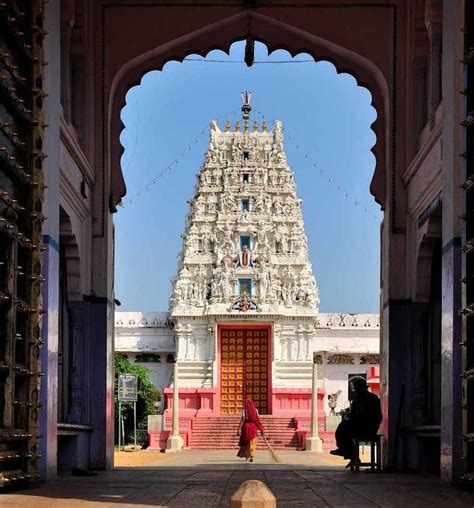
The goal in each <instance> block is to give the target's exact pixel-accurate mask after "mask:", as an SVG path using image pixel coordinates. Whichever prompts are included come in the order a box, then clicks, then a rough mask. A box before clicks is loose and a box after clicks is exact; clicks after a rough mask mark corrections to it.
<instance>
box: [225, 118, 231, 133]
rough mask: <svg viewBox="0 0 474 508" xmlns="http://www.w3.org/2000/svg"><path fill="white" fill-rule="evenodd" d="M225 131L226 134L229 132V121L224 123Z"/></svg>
mask: <svg viewBox="0 0 474 508" xmlns="http://www.w3.org/2000/svg"><path fill="white" fill-rule="evenodd" d="M225 131H226V132H229V131H230V122H229V120H227V122H226V123H225Z"/></svg>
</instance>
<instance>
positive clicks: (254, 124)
mask: <svg viewBox="0 0 474 508" xmlns="http://www.w3.org/2000/svg"><path fill="white" fill-rule="evenodd" d="M253 131H254V132H257V131H258V122H257V120H255V122H254V123H253Z"/></svg>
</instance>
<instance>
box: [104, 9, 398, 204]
mask: <svg viewBox="0 0 474 508" xmlns="http://www.w3.org/2000/svg"><path fill="white" fill-rule="evenodd" d="M243 14H245V13H242V14H238V15H235V16H233V17H232V18H233V19H234V20H235V19H236V18H242V17H243ZM252 14H253V15H254V16H258V17H259V18H265V16H262V15H261V14H258V15H257V14H255V13H252ZM247 16H248V14H246V15H245V18H247ZM232 18H227V19H225V20H223V21H220V22H218V23H215V24H213V25H209V26H207V27H205V28H204V29H200V30H198V31H197V32H203V33H206V34H207V35H209V33H208V32H209V31H211V32H213V31H215V30H216V27H217V26H218V25H219V26H220V25H222V24H224V25H225V24H228V23H229V21H230V20H232ZM272 23H278V24H280V22H275V21H274V20H272ZM220 28H222V26H221V27H220ZM217 29H219V28H217ZM288 29H289V30H290V31H291V30H296V31H298V32H300V30H299V29H295V28H294V27H291V26H289V25H288ZM203 33H196V32H194V33H192V34H188V35H187V36H185V37H182V38H180V39H177V40H175V41H171V42H172V43H173V48H169V49H168V48H163V46H168V45H169V43H167V44H165V45H162V46H159V47H156V48H154V49H152V50H151V51H148V52H147V53H144V54H142V55H139V56H138V57H136V58H134V59H133V60H131V61H129V62H127V64H126V65H125V66H124V67H122V69H121V70H120V72H119V73H117V75H116V76H115V78H114V81H113V85H112V87H111V90H110V95H109V109H108V111H109V120H110V122H111V124H112V128H111V133H112V135H113V132H112V131H113V121H114V115H117V114H118V124H119V129H118V133H117V134H118V135H117V139H113V138H112V139H111V140H110V142H111V144H113V143H116V142H118V143H119V145H120V147H119V150H118V154H117V155H118V165H119V167H120V159H121V158H122V156H123V153H124V147H123V145H122V144H121V143H120V135H121V133H122V132H123V129H124V128H125V124H124V123H123V121H122V119H121V115H120V113H121V111H122V109H123V108H124V107H125V105H126V94H127V93H128V91H129V90H131V89H132V88H133V87H135V86H139V85H140V84H141V82H142V80H143V78H144V76H145V75H146V74H148V73H149V72H152V71H163V70H164V67H165V66H166V64H167V63H169V62H177V63H182V62H183V61H184V60H185V59H186V58H188V57H189V56H191V55H198V56H200V57H202V58H207V56H208V54H209V53H210V52H211V51H222V52H223V53H225V54H226V55H229V54H230V49H231V46H232V44H234V43H236V42H239V41H242V40H245V38H246V36H247V34H244V35H243V34H242V33H239V34H238V35H234V36H230V37H229V38H228V39H227V40H226V42H225V43H221V44H219V43H217V42H216V41H214V40H213V39H212V37H209V38H208V39H207V40H213V42H212V43H207V44H205V43H204V42H203V41H202V40H201V39H200V37H202V35H203ZM307 35H308V36H311V37H316V36H313V35H312V34H307ZM190 36H193V37H192V38H193V39H195V41H189V40H188V39H189V38H190ZM251 36H252V38H253V39H254V40H255V41H258V42H261V43H262V44H264V45H265V46H266V47H267V49H268V55H269V56H270V55H271V54H272V53H273V52H275V51H278V50H284V51H287V52H288V53H289V54H290V55H291V56H292V58H294V57H295V56H297V55H299V54H302V53H305V54H308V55H310V56H311V58H313V59H314V61H315V63H318V62H321V61H327V62H329V63H331V64H332V65H333V66H334V68H335V70H336V73H337V74H342V73H345V74H349V75H350V76H352V77H353V78H354V79H355V81H356V84H357V86H359V87H363V88H365V89H366V90H368V91H369V93H370V95H371V103H370V105H371V106H372V107H373V108H374V110H375V112H376V118H375V120H374V121H373V122H372V124H371V125H370V129H371V130H372V131H373V133H374V135H375V143H374V145H373V146H372V147H371V149H370V151H371V152H372V153H373V155H374V158H375V170H374V176H373V178H372V182H371V185H370V192H371V193H372V194H373V195H374V197H375V200H376V201H377V202H378V203H379V204H380V205H381V207H382V208H383V206H384V196H383V192H380V191H379V189H380V187H382V188H383V187H384V186H383V182H384V178H380V175H382V176H385V174H384V170H385V168H383V167H380V166H382V165H383V162H384V161H385V157H384V156H383V154H384V146H383V145H384V141H385V140H384V127H385V126H384V122H383V120H384V119H385V118H384V117H385V114H384V104H379V103H378V102H377V100H376V99H375V98H374V95H376V94H375V93H374V88H375V84H378V85H379V90H377V91H378V92H379V93H380V95H381V100H383V98H384V92H385V94H387V92H388V87H387V89H386V90H385V91H384V90H382V87H381V86H380V78H379V77H377V76H372V78H373V80H374V83H375V84H374V83H372V84H371V83H370V82H369V80H366V79H364V78H363V77H362V76H361V74H362V73H361V72H360V70H358V68H357V67H358V66H357V65H356V64H355V63H354V65H352V66H351V65H349V64H346V63H344V62H343V61H342V58H341V57H340V55H336V54H335V53H331V52H330V51H329V50H328V49H326V50H325V51H324V50H322V49H320V50H318V51H316V50H315V49H314V48H311V47H310V45H309V44H296V46H290V45H288V44H285V43H280V42H279V43H277V44H275V43H271V42H269V41H267V40H265V39H264V38H262V37H259V36H257V35H255V34H253V33H252V34H251ZM196 39H197V40H196ZM325 43H326V45H331V43H330V41H325ZM183 45H184V47H181V46H183ZM343 49H344V48H343ZM345 51H348V50H345ZM358 56H359V57H360V58H365V57H362V56H360V55H358ZM349 60H350V59H349ZM371 65H372V66H373V67H375V64H372V63H371ZM366 71H367V69H366ZM379 72H380V71H379ZM367 73H368V71H367ZM129 75H131V77H130V78H129V79H128V80H127V79H125V78H126V77H127V76H129ZM122 78H123V79H122ZM116 92H118V99H117V93H116ZM385 106H387V105H385ZM386 109H388V108H386ZM112 165H113V162H112ZM120 173H121V171H120ZM380 181H382V185H380V183H379V182H380ZM121 183H122V190H121V192H118V193H115V194H114V195H115V196H116V198H115V199H117V203H118V202H120V200H121V198H122V197H124V196H125V194H126V187H125V182H124V181H123V175H121Z"/></svg>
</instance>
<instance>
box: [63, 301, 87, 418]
mask: <svg viewBox="0 0 474 508" xmlns="http://www.w3.org/2000/svg"><path fill="white" fill-rule="evenodd" d="M69 320H70V329H71V350H72V351H71V354H72V365H71V373H70V380H71V394H70V395H71V402H70V405H69V411H68V419H67V421H68V423H82V412H83V404H84V401H83V398H84V394H83V386H82V381H83V376H84V366H83V364H84V362H83V355H84V345H83V340H82V339H83V304H82V302H70V303H69Z"/></svg>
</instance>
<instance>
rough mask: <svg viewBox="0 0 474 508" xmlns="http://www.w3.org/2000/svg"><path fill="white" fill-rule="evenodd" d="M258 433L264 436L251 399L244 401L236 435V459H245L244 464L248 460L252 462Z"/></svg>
mask: <svg viewBox="0 0 474 508" xmlns="http://www.w3.org/2000/svg"><path fill="white" fill-rule="evenodd" d="M258 431H260V432H261V433H262V436H263V435H264V428H263V425H262V422H261V421H260V418H259V417H258V411H257V408H256V407H255V404H254V403H253V401H252V399H247V400H246V401H245V408H244V410H243V412H242V419H241V420H240V425H239V430H238V431H237V435H238V436H240V440H239V447H240V449H239V452H238V453H237V457H242V458H244V457H245V462H247V460H250V462H253V458H254V456H255V452H256V451H257V432H258Z"/></svg>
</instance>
